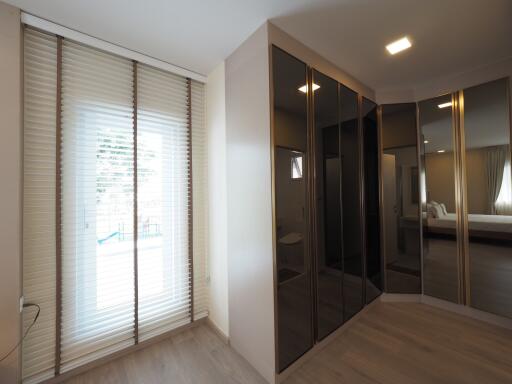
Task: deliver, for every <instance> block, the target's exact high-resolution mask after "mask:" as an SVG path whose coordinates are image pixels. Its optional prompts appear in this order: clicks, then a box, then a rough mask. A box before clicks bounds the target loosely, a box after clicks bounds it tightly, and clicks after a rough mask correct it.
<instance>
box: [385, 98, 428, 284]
mask: <svg viewBox="0 0 512 384" xmlns="http://www.w3.org/2000/svg"><path fill="white" fill-rule="evenodd" d="M381 108H382V117H381V124H382V127H381V132H382V158H381V175H382V202H383V204H382V223H383V228H382V233H383V237H384V239H383V240H384V241H383V247H384V260H385V266H386V292H389V293H421V252H420V251H421V249H420V236H421V233H420V203H419V202H420V190H419V172H418V150H417V146H418V145H417V130H416V104H415V103H404V104H386V105H382V107H381Z"/></svg>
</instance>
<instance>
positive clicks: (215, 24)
mask: <svg viewBox="0 0 512 384" xmlns="http://www.w3.org/2000/svg"><path fill="white" fill-rule="evenodd" d="M3 1H6V2H8V3H10V4H13V5H16V6H18V7H20V8H21V9H23V10H24V11H26V12H29V13H32V14H34V15H36V16H40V17H43V18H46V19H48V20H51V21H53V22H56V23H59V24H61V25H63V26H66V27H69V28H73V29H76V30H78V31H81V32H84V33H87V34H90V35H92V36H94V37H98V38H101V39H104V40H107V41H109V42H112V43H115V44H119V45H121V46H124V47H126V48H129V49H132V50H135V51H138V52H141V53H144V54H147V55H150V56H153V57H156V58H158V59H161V60H164V61H167V62H170V63H172V64H175V65H178V66H181V67H184V68H187V69H189V70H192V71H195V72H197V73H200V74H208V73H209V72H210V71H211V70H212V69H213V68H214V67H215V66H216V65H217V64H219V63H220V62H221V61H222V60H223V59H225V58H226V57H227V56H228V55H229V54H230V53H231V52H233V51H234V50H235V49H236V47H238V46H239V45H240V44H241V43H242V42H243V41H244V40H245V39H246V38H247V37H248V36H250V34H251V33H252V32H253V31H255V30H256V29H257V28H258V27H259V26H260V25H261V24H263V23H264V22H265V20H270V21H271V22H272V23H274V24H275V25H277V26H278V27H280V28H281V29H283V30H284V31H286V32H287V33H289V34H290V35H292V36H293V37H295V38H297V39H298V40H300V41H301V42H303V43H304V44H306V45H308V46H309V47H311V48H313V49H314V50H315V51H317V52H318V53H319V54H320V55H322V56H324V57H325V58H327V59H328V60H330V61H332V62H333V63H334V64H336V65H337V66H338V67H340V68H342V69H344V70H345V71H346V72H348V73H350V74H351V75H353V76H354V77H356V78H357V79H359V80H360V81H362V82H363V83H365V84H366V85H368V86H370V87H372V88H373V89H374V90H377V91H385V90H400V89H409V88H411V87H414V86H415V85H418V84H425V83H428V82H429V81H430V80H432V79H435V78H438V77H440V76H449V75H451V74H459V73H462V72H466V71H469V70H472V69H475V68H478V67H482V66H485V65H488V64H491V63H495V62H498V61H501V60H504V59H505V58H508V57H511V56H512V39H511V38H510V36H512V23H510V22H509V20H510V17H511V16H512V1H510V0H450V1H447V0H428V1H425V0H337V1H335V0H315V1H311V0H258V1H251V0H216V1H212V0H209V1H208V0H182V1H170V0H144V1H142V0H139V1H135V0H131V1H127V0H108V1H105V0H72V1H71V0H39V1H33V0H3ZM403 35H407V36H409V37H410V39H411V40H412V42H413V48H412V49H410V50H408V51H405V52H402V53H400V54H398V55H396V56H390V55H388V54H387V52H386V51H385V49H384V46H385V45H386V44H388V43H390V42H391V41H393V40H395V39H397V38H400V37H402V36H403Z"/></svg>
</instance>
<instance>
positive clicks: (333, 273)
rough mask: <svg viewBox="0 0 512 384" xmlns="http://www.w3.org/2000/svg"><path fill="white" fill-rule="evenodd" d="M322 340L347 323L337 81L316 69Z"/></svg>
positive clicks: (317, 216) (316, 180)
mask: <svg viewBox="0 0 512 384" xmlns="http://www.w3.org/2000/svg"><path fill="white" fill-rule="evenodd" d="M313 83H314V84H316V85H317V86H318V87H319V88H318V89H316V90H315V91H314V93H313V96H314V103H313V104H314V110H315V164H316V165H315V166H316V177H315V183H316V196H315V197H316V218H317V244H316V255H315V257H316V275H317V282H316V286H317V324H318V340H321V339H323V338H324V337H325V336H327V335H328V334H329V333H331V332H332V331H334V330H335V329H337V328H338V327H339V326H340V325H341V324H342V323H343V296H342V273H343V266H342V242H343V237H342V220H341V212H342V207H341V179H340V176H341V171H340V169H341V158H340V134H339V118H338V107H339V103H338V83H337V81H335V80H333V79H331V78H329V77H327V76H325V75H323V74H322V73H320V72H317V71H315V70H313Z"/></svg>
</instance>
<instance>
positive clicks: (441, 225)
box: [425, 213, 512, 241]
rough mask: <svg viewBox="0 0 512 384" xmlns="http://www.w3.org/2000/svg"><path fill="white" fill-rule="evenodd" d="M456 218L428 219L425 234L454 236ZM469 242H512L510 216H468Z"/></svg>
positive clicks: (448, 216)
mask: <svg viewBox="0 0 512 384" xmlns="http://www.w3.org/2000/svg"><path fill="white" fill-rule="evenodd" d="M456 222H457V217H456V215H455V213H447V214H446V215H443V216H440V217H437V218H434V217H428V218H427V221H426V226H425V227H426V232H427V234H428V235H433V236H431V237H435V235H448V236H455V227H456ZM468 229H469V238H470V240H475V241H476V240H486V239H488V240H491V241H492V240H505V241H512V216H505V215H479V214H471V213H470V214H468Z"/></svg>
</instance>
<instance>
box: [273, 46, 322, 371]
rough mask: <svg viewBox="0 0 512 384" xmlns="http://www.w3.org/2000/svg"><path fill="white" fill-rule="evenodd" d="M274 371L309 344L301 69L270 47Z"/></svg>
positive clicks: (303, 75) (304, 91) (298, 63)
mask: <svg viewBox="0 0 512 384" xmlns="http://www.w3.org/2000/svg"><path fill="white" fill-rule="evenodd" d="M272 63H273V81H274V83H273V89H274V185H275V215H276V217H275V223H276V233H275V239H276V244H275V249H276V258H277V273H278V282H277V284H278V287H277V319H278V321H277V322H278V351H279V357H278V360H279V371H282V370H283V369H285V368H286V367H287V366H288V365H290V364H291V363H292V362H293V361H295V360H296V359H297V358H299V357H300V356H301V355H303V354H304V353H305V352H306V351H307V350H308V349H309V348H311V347H312V345H313V333H312V295H311V275H310V271H311V268H310V260H309V252H308V234H309V219H308V215H307V212H308V209H307V206H308V205H307V201H308V197H307V180H308V163H309V154H308V151H307V141H308V133H307V126H308V124H307V98H306V95H307V89H306V65H305V64H304V63H303V62H301V61H299V60H297V59H295V58H294V57H292V56H290V55H288V54H287V53H285V52H283V51H282V50H280V49H278V48H276V47H273V50H272Z"/></svg>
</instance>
